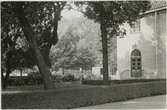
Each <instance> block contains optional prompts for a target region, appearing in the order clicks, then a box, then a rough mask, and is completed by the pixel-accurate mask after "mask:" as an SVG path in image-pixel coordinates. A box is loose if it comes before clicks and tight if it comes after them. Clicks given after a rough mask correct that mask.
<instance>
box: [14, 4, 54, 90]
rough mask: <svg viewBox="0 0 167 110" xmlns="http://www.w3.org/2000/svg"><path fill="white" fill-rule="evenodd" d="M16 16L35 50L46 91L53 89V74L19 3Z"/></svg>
mask: <svg viewBox="0 0 167 110" xmlns="http://www.w3.org/2000/svg"><path fill="white" fill-rule="evenodd" d="M15 8H16V10H15V12H16V15H17V17H18V19H19V21H20V24H21V26H22V29H23V32H24V35H25V37H26V38H27V40H28V41H29V43H30V46H31V47H32V48H33V50H34V52H35V53H34V54H35V56H36V59H37V66H38V68H39V71H40V73H41V75H42V77H43V79H44V88H45V89H52V88H53V87H54V84H53V81H52V78H51V72H50V70H49V68H48V66H47V65H46V64H45V61H44V58H43V56H42V55H41V52H40V50H39V48H38V45H37V42H36V39H35V35H34V32H33V30H32V27H31V25H30V24H29V22H28V20H27V18H26V17H25V13H24V9H23V8H22V3H17V5H16V7H15Z"/></svg>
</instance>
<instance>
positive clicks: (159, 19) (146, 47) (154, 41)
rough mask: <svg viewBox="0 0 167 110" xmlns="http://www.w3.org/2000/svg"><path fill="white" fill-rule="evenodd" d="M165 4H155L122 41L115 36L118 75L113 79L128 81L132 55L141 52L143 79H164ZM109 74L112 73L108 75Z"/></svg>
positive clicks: (162, 2)
mask: <svg viewBox="0 0 167 110" xmlns="http://www.w3.org/2000/svg"><path fill="white" fill-rule="evenodd" d="M166 10H167V3H166V2H165V1H157V2H154V3H153V7H152V9H151V10H149V11H147V12H146V13H145V14H144V17H143V18H141V19H140V20H138V22H137V23H135V24H136V25H134V27H133V28H131V27H130V26H129V25H128V24H125V25H124V26H123V27H124V28H125V29H126V30H127V35H126V36H125V37H124V38H120V37H117V46H116V47H117V48H116V49H117V72H116V75H115V77H114V76H113V78H114V79H131V78H132V77H131V59H130V58H131V52H132V50H134V49H136V48H137V49H139V50H140V51H141V59H142V77H141V78H166V68H167V64H166V55H167V51H166V49H167V44H166V41H167V28H166V27H167V25H166V23H167V22H166V21H167V20H166V19H167V17H166V15H167V11H166ZM110 74H111V73H110Z"/></svg>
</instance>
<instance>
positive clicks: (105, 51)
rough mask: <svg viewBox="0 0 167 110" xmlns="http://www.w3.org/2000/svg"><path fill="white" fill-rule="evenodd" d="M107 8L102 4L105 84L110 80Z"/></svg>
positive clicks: (101, 25) (101, 24) (101, 27)
mask: <svg viewBox="0 0 167 110" xmlns="http://www.w3.org/2000/svg"><path fill="white" fill-rule="evenodd" d="M105 16H106V15H105V10H104V7H103V6H102V8H101V22H100V29H101V38H102V50H103V81H104V83H105V84H107V82H108V79H109V78H108V45H107V30H106V28H107V27H106V22H105Z"/></svg>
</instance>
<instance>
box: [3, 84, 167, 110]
mask: <svg viewBox="0 0 167 110" xmlns="http://www.w3.org/2000/svg"><path fill="white" fill-rule="evenodd" d="M160 94H166V82H165V81H156V82H155V81H152V82H142V83H141V82H140V83H130V84H115V85H112V86H111V85H108V86H104V85H101V86H92V85H91V86H90V85H79V84H66V86H64V87H61V88H59V89H58V88H57V89H54V90H49V91H42V90H38V91H36V92H35V91H34V92H32V91H29V92H20V93H2V108H3V109H5V108H7V109H11V108H14V109H18V108H20V109H25V108H28V109H41V108H43V109H60V108H63V109H67V108H77V107H83V106H90V105H96V104H103V103H107V102H115V101H123V100H128V99H132V98H138V97H145V96H152V95H160Z"/></svg>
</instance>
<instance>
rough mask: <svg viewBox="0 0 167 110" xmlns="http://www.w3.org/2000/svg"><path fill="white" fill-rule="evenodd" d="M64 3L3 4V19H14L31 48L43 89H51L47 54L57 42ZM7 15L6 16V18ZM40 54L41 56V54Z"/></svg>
mask: <svg viewBox="0 0 167 110" xmlns="http://www.w3.org/2000/svg"><path fill="white" fill-rule="evenodd" d="M64 6H65V2H55V3H54V2H3V3H2V11H4V12H7V13H5V14H4V15H5V16H4V19H9V18H10V19H11V18H14V22H12V25H17V26H18V27H20V28H21V31H22V32H23V33H24V36H25V38H26V40H27V41H28V45H29V47H30V48H32V50H33V53H32V54H34V56H35V58H36V64H37V66H38V68H39V71H40V73H41V75H42V76H43V79H44V88H45V89H50V88H53V82H52V80H51V73H50V70H49V66H50V65H49V64H50V63H49V58H48V56H49V52H50V48H51V46H52V45H55V44H56V43H57V41H58V35H57V28H58V21H59V20H60V13H61V10H62V9H63V7H64ZM7 14H8V16H6V15H7ZM41 53H42V54H41Z"/></svg>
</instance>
